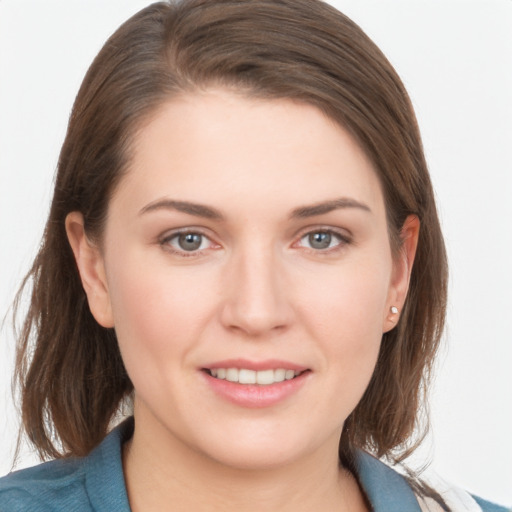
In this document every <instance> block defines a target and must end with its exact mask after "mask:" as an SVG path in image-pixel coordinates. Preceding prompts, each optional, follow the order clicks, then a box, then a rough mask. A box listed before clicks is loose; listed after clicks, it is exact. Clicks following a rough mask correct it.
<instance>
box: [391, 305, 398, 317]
mask: <svg viewBox="0 0 512 512" xmlns="http://www.w3.org/2000/svg"><path fill="white" fill-rule="evenodd" d="M390 310H391V314H393V315H397V314H398V308H397V307H396V306H391V308H390Z"/></svg>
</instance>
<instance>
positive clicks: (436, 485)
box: [355, 451, 512, 512]
mask: <svg viewBox="0 0 512 512" xmlns="http://www.w3.org/2000/svg"><path fill="white" fill-rule="evenodd" d="M355 466H356V472H357V477H358V479H359V482H360V484H361V487H362V488H363V490H364V492H365V494H366V496H367V498H368V501H369V502H370V503H371V505H372V508H373V510H374V511H375V512H381V511H382V512H385V511H388V510H393V511H394V512H402V511H403V512H413V511H414V512H441V511H442V510H445V509H444V508H443V507H441V505H439V504H438V503H437V502H436V501H435V500H434V499H432V498H427V497H422V496H419V495H418V494H416V492H415V490H413V489H412V487H411V485H410V483H409V481H408V480H407V479H406V478H405V477H404V476H403V475H402V474H401V473H400V472H398V471H396V470H395V469H393V468H392V467H390V466H388V465H387V464H385V463H384V462H382V461H380V460H378V459H376V458H375V457H373V456H372V455H370V454H368V453H366V452H363V451H359V452H357V453H356V460H355ZM422 480H423V477H422ZM425 481H426V483H427V484H428V485H429V486H430V487H431V488H433V489H435V490H436V492H438V494H439V495H440V496H441V497H442V499H443V500H444V501H445V503H446V505H447V506H448V509H449V510H451V511H452V512H459V511H464V512H512V510H511V509H508V508H505V507H502V506H499V505H495V504H494V503H491V502H489V501H486V500H483V499H481V498H479V497H476V496H472V495H471V494H469V493H468V492H466V491H464V490H462V489H459V488H457V487H455V486H453V485H450V484H448V483H446V482H445V481H444V480H442V479H441V478H439V477H438V476H437V475H435V476H433V475H431V476H430V477H428V478H426V479H425Z"/></svg>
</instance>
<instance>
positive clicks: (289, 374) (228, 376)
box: [203, 368, 309, 386]
mask: <svg viewBox="0 0 512 512" xmlns="http://www.w3.org/2000/svg"><path fill="white" fill-rule="evenodd" d="M203 371H204V372H206V373H207V374H208V375H210V376H211V377H213V378H215V379H219V380H227V381H228V382H234V383H237V384H253V385H254V384H258V385H260V386H270V385H272V384H277V383H279V382H284V381H288V380H292V379H295V378H297V377H299V376H300V375H302V374H303V373H305V372H307V371H309V370H292V369H287V368H276V369H267V370H250V369H248V368H204V369H203Z"/></svg>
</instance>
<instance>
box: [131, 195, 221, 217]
mask: <svg viewBox="0 0 512 512" xmlns="http://www.w3.org/2000/svg"><path fill="white" fill-rule="evenodd" d="M156 210H176V211H178V212H183V213H188V214H189V215H194V216H196V217H204V218H206V219H212V220H224V216H223V215H222V213H220V212H219V210H216V209H215V208H212V207H210V206H205V205H204V204H198V203H191V202H189V201H175V200H173V199H159V200H157V201H154V202H153V203H149V204H148V205H146V206H144V208H142V210H141V211H140V212H139V215H143V214H144V213H148V212H153V211H156Z"/></svg>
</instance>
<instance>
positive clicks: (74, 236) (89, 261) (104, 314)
mask: <svg viewBox="0 0 512 512" xmlns="http://www.w3.org/2000/svg"><path fill="white" fill-rule="evenodd" d="M66 233H67V235H68V240H69V244H70V245H71V249H72V250H73V254H74V255H75V260H76V264H77V267H78V272H79V273H80V279H81V280H82V286H83V287H84V290H85V293H86V295H87V300H88V302H89V308H90V310H91V313H92V314H93V316H94V318H95V319H96V321H97V322H98V323H99V324H100V325H102V326H103V327H114V319H113V315H112V307H111V304H110V295H109V292H108V286H107V279H106V273H105V265H104V260H103V255H102V254H101V251H100V249H99V247H98V246H97V245H96V244H94V243H93V242H91V241H90V240H89V239H88V238H87V235H86V233H85V229H84V218H83V215H82V214H81V213H80V212H71V213H69V214H68V215H67V217H66Z"/></svg>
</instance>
